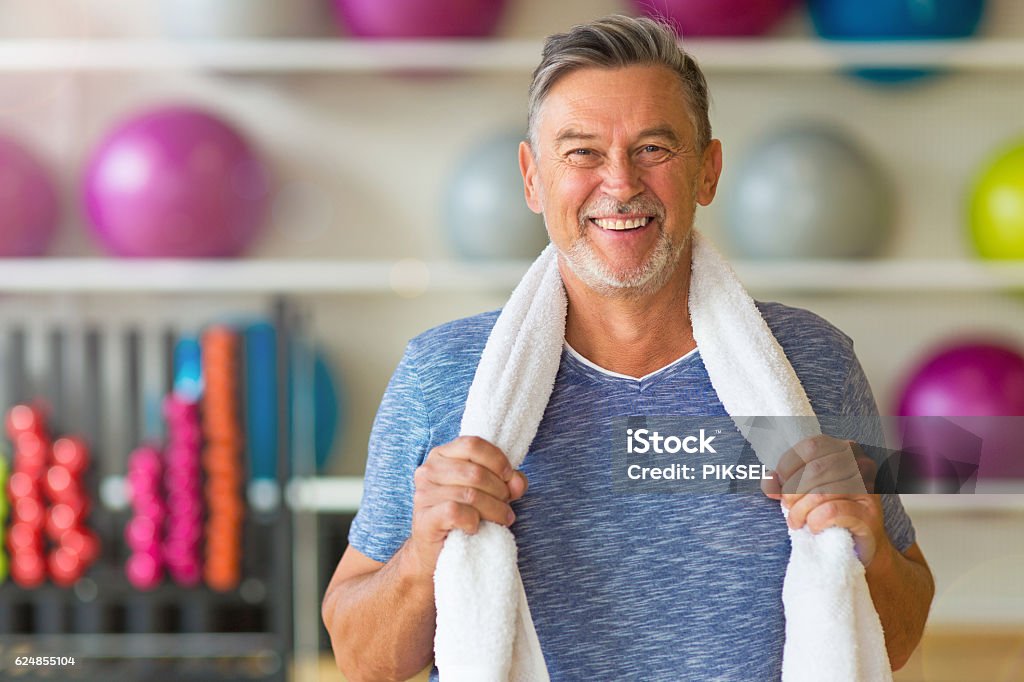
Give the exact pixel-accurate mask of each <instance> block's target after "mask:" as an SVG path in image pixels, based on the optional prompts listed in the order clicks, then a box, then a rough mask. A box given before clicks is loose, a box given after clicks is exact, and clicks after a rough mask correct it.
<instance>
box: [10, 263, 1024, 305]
mask: <svg viewBox="0 0 1024 682" xmlns="http://www.w3.org/2000/svg"><path fill="white" fill-rule="evenodd" d="M734 264H735V268H736V270H737V272H738V273H739V276H740V279H742V280H743V282H744V283H745V284H746V286H747V287H748V288H749V289H750V290H751V291H754V292H756V293H760V292H766V291H770V292H791V293H829V294H836V293H872V292H874V293H884V292H891V291H901V292H906V293H915V292H917V293H929V292H998V291H1010V290H1024V261H1018V262H1002V263H995V262H981V261H967V260H937V261H930V260H880V261H760V262H755V261H734ZM528 266H529V263H527V262H525V261H493V262H483V261H481V262H457V261H429V262H428V261H419V260H414V259H406V260H400V261H326V260H295V259H292V260H192V261H188V260H116V259H101V258H95V259H61V258H39V259H9V260H3V261H0V293H8V294H10V293H51V294H56V293H122V294H141V293H236V294H397V295H400V296H407V297H414V296H419V295H421V294H426V293H444V292H481V293H482V292H496V293H501V294H507V293H508V292H510V291H511V290H512V288H513V287H514V286H515V284H516V283H517V282H518V281H519V279H520V278H521V277H522V275H523V273H524V272H526V269H527V267H528Z"/></svg>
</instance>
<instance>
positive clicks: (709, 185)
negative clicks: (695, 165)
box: [697, 140, 722, 206]
mask: <svg viewBox="0 0 1024 682" xmlns="http://www.w3.org/2000/svg"><path fill="white" fill-rule="evenodd" d="M721 177H722V142H721V140H711V141H710V142H708V146H707V148H706V149H705V150H704V156H703V158H702V159H701V168H700V172H699V173H698V174H697V203H698V204H700V205H701V206H707V205H708V204H710V203H711V201H712V200H713V199H714V198H715V193H716V192H717V191H718V180H719V178H721Z"/></svg>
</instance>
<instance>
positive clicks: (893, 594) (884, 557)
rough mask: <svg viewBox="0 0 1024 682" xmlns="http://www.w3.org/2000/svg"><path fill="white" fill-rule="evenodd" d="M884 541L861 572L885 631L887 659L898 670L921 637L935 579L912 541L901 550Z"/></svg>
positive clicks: (908, 657) (904, 663)
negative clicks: (905, 548)
mask: <svg viewBox="0 0 1024 682" xmlns="http://www.w3.org/2000/svg"><path fill="white" fill-rule="evenodd" d="M884 544H885V546H886V547H887V549H885V550H882V551H879V552H876V553H875V556H874V558H873V559H872V560H871V563H870V564H868V565H867V567H866V569H865V575H866V577H867V580H868V589H869V590H870V591H871V601H873V602H874V604H875V610H876V611H878V617H879V619H880V620H881V621H882V629H883V630H884V631H885V648H886V650H887V651H888V652H889V663H890V664H891V665H892V669H893V670H899V669H900V668H902V667H903V666H904V665H906V663H907V661H908V660H909V659H910V655H911V654H912V653H913V652H914V649H915V648H917V645H918V643H919V642H920V641H921V635H922V634H923V633H924V625H925V621H926V620H927V619H928V611H929V609H930V607H931V603H932V597H933V596H934V595H935V582H934V580H933V579H932V572H931V570H930V569H929V568H928V563H927V562H926V561H925V558H924V554H922V552H921V548H920V547H918V546H917V543H916V542H915V543H914V544H913V545H911V546H910V547H908V548H907V550H906V551H905V552H903V553H902V554H900V553H899V552H898V551H897V550H896V548H895V547H893V546H892V544H890V543H884Z"/></svg>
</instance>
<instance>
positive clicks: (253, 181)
mask: <svg viewBox="0 0 1024 682" xmlns="http://www.w3.org/2000/svg"><path fill="white" fill-rule="evenodd" d="M83 185H84V199H85V204H86V210H87V212H88V215H89V219H90V221H91V223H92V228H93V231H94V233H95V234H96V236H97V237H98V238H99V239H100V241H101V242H102V243H103V246H104V247H105V248H106V250H107V251H109V252H110V253H112V254H114V255H117V256H125V257H141V258H217V257H228V256H237V255H239V254H240V253H242V251H244V250H245V248H246V247H247V246H248V244H249V243H250V242H251V241H252V239H253V238H254V237H255V235H256V234H257V233H258V232H259V231H260V228H261V227H262V226H263V223H264V222H265V219H266V216H267V204H268V198H269V197H268V194H269V189H268V173H267V169H266V167H265V166H264V165H263V163H262V161H261V160H260V159H259V157H258V156H257V155H256V153H255V151H254V150H253V148H252V147H251V146H250V144H249V143H248V142H247V141H246V139H245V138H244V137H242V135H241V134H239V133H238V132H237V131H236V130H235V129H234V128H232V126H230V125H229V124H228V123H226V122H225V121H223V120H222V119H220V118H218V117H217V116H215V115H213V114H211V113H209V112H206V111H203V110H201V109H197V108H195V107H189V106H177V107H164V108H160V109H156V110H152V111H149V112H146V113H143V114H141V115H138V116H135V117H133V118H131V119H130V120H128V121H126V122H123V123H121V124H120V125H118V126H116V127H115V128H114V129H113V131H112V132H110V133H109V134H108V135H107V136H106V137H105V138H104V139H103V140H102V141H101V142H100V144H99V146H97V147H96V149H95V150H94V151H93V153H92V156H91V157H90V158H89V162H88V164H87V166H86V170H85V178H84V183H83Z"/></svg>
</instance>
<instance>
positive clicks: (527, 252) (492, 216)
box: [443, 133, 548, 259]
mask: <svg viewBox="0 0 1024 682" xmlns="http://www.w3.org/2000/svg"><path fill="white" fill-rule="evenodd" d="M522 139H523V136H522V135H521V134H519V133H504V134H500V135H495V136H493V137H489V138H487V139H485V140H482V141H481V142H479V143H477V144H475V145H474V146H473V147H472V148H471V149H470V150H469V152H468V153H466V155H465V156H463V157H462V158H461V159H460V160H459V161H458V163H457V165H456V168H455V173H454V174H453V175H452V177H451V179H450V181H449V183H448V187H447V190H446V191H445V197H444V215H443V221H444V222H443V224H444V229H445V231H446V233H447V236H448V241H449V243H450V244H451V246H452V248H453V249H454V250H455V252H456V253H457V254H458V255H459V256H461V257H463V258H467V259H486V258H535V257H536V256H537V255H538V254H539V253H540V252H541V251H542V250H543V249H544V247H545V246H546V245H547V243H548V235H547V231H546V230H545V229H544V220H543V218H541V216H539V215H537V214H535V213H534V212H533V211H531V210H530V209H529V207H527V205H526V199H524V198H523V178H522V175H520V173H519V142H520V141H521V140H522Z"/></svg>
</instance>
